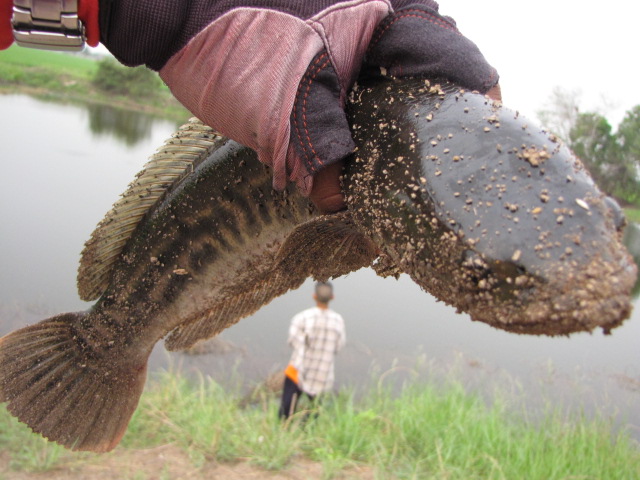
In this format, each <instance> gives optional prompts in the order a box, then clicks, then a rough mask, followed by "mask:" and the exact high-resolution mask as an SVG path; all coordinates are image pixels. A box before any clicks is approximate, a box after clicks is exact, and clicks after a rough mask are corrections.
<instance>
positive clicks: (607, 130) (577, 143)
mask: <svg viewBox="0 0 640 480" xmlns="http://www.w3.org/2000/svg"><path fill="white" fill-rule="evenodd" d="M579 98H580V94H579V93H578V92H576V91H568V90H563V89H562V88H559V87H557V88H555V89H554V90H553V92H552V94H551V96H550V100H549V102H547V105H546V107H545V109H543V110H540V111H539V112H538V118H539V119H540V120H541V122H542V123H543V124H544V125H545V126H546V127H547V128H549V129H550V130H551V131H552V132H554V133H555V134H556V135H558V136H559V137H560V138H562V139H563V140H564V141H565V142H566V143H567V145H568V146H569V147H570V148H571V149H572V150H573V151H574V152H575V153H576V155H577V156H578V157H579V158H580V159H581V160H582V161H583V163H584V164H585V166H586V167H587V169H588V170H589V172H590V173H591V175H592V176H593V178H594V180H595V181H596V183H597V184H598V186H599V187H600V188H601V189H602V190H603V191H605V192H606V193H607V194H609V195H612V196H613V197H615V198H616V199H618V200H619V201H621V202H622V203H626V204H634V205H640V176H639V171H640V105H638V106H636V107H634V108H633V109H631V110H629V111H628V112H627V113H626V115H625V117H624V120H623V121H622V122H621V123H620V125H619V127H618V130H617V131H616V132H614V131H613V128H612V127H611V125H610V124H609V122H608V121H607V119H606V118H605V117H604V116H603V115H602V114H600V113H594V112H587V113H582V112H580V109H579V107H578V105H579Z"/></svg>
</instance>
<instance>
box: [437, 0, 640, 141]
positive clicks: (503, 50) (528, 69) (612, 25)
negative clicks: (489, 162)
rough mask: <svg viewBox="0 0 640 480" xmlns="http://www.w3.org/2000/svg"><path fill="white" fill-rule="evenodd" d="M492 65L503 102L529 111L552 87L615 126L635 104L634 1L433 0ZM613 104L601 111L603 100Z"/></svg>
mask: <svg viewBox="0 0 640 480" xmlns="http://www.w3.org/2000/svg"><path fill="white" fill-rule="evenodd" d="M439 3H440V13H442V14H445V15H450V16H451V17H453V18H454V19H455V20H456V22H457V24H458V28H459V29H460V31H461V32H462V33H463V34H464V35H465V36H467V37H468V38H470V39H471V40H473V41H474V42H475V43H476V44H477V45H478V46H479V47H480V50H481V51H482V52H483V53H484V55H485V57H486V58H487V59H488V60H489V62H490V63H491V64H492V65H493V66H494V67H496V68H497V69H498V72H499V73H500V83H501V85H502V92H503V99H504V103H505V105H507V106H509V107H511V108H514V109H517V110H520V111H521V112H522V113H524V114H525V115H527V116H530V117H531V116H535V112H536V111H537V110H539V109H540V108H542V107H543V106H544V104H545V103H546V102H547V101H548V100H549V96H550V94H551V91H552V90H553V88H554V87H555V86H560V87H562V88H564V89H567V90H579V91H580V92H581V98H582V104H581V110H582V111H594V110H598V111H601V113H605V114H606V116H607V118H608V119H609V121H610V123H611V124H612V126H613V127H614V128H615V127H616V126H617V124H618V123H619V121H620V120H622V117H623V115H624V112H625V111H626V110H628V109H630V108H631V107H633V106H635V105H640V85H638V84H639V83H640V62H639V61H638V58H639V57H640V54H639V53H638V47H639V46H640V26H639V25H638V18H639V17H640V5H639V4H636V3H635V2H630V1H628V0H625V1H623V0H609V1H606V2H595V1H593V0H587V1H576V0H537V1H529V2H522V1H518V0H490V1H488V2H480V1H478V0H439ZM607 104H608V105H610V107H611V106H613V107H615V109H614V108H608V111H604V110H603V107H604V106H605V105H607Z"/></svg>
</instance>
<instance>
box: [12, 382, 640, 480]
mask: <svg viewBox="0 0 640 480" xmlns="http://www.w3.org/2000/svg"><path fill="white" fill-rule="evenodd" d="M237 399H238V395H236V394H234V392H228V391H226V390H224V389H223V388H222V387H221V386H220V385H218V384H216V383H215V382H213V381H210V380H201V381H200V382H189V381H188V380H186V379H185V378H183V377H180V376H177V375H173V374H166V375H163V376H162V377H161V378H160V379H158V380H156V381H152V382H150V385H148V388H147V389H146V391H145V393H144V394H143V396H142V399H141V402H140V406H139V408H138V410H137V411H136V413H135V414H134V417H133V419H132V422H131V424H130V426H129V430H128V432H127V434H126V435H125V437H124V439H123V442H122V444H121V446H120V447H119V448H123V449H143V448H151V447H153V446H157V445H164V444H166V443H174V444H176V445H179V446H181V447H182V448H183V449H184V450H185V452H187V453H188V455H189V456H190V458H191V461H192V462H193V464H194V465H196V466H198V467H200V466H204V465H205V464H206V462H208V461H216V462H234V461H238V460H248V461H250V462H252V463H254V464H255V465H258V466H259V467H261V468H263V469H266V470H282V469H286V468H287V466H288V465H289V464H290V463H291V462H292V461H295V459H296V458H299V457H300V456H301V455H302V456H304V457H306V458H307V459H310V460H312V461H315V462H319V463H321V464H322V466H323V471H324V475H325V477H326V478H332V477H333V476H335V475H336V474H338V473H339V472H340V471H341V470H343V469H345V468H349V467H353V466H358V465H366V466H369V467H370V468H372V469H374V471H375V472H376V478H398V479H451V480H454V479H461V480H462V479H464V480H474V479H478V480H480V479H482V480H487V479H489V480H494V479H495V480H507V479H531V480H538V479H539V480H552V479H567V480H568V479H594V480H595V479H598V480H601V479H616V480H624V479H629V480H631V479H637V478H640V449H639V448H638V445H637V443H636V442H634V441H633V440H632V439H631V438H630V437H629V435H628V434H627V433H626V432H624V431H621V432H616V431H615V430H614V428H613V426H612V422H611V420H609V419H606V418H600V417H596V418H587V417H586V416H585V415H583V414H581V413H576V414H574V415H569V416H568V415H567V414H563V413H560V410H559V409H558V408H556V409H554V408H551V407H548V409H547V411H546V414H544V415H543V416H542V417H539V416H537V418H536V420H532V419H529V418H528V415H527V412H526V410H525V408H524V407H523V406H522V405H517V404H514V400H511V401H509V402H507V401H506V400H504V398H502V396H501V395H500V394H498V395H496V396H494V398H493V403H492V405H491V406H488V405H487V404H486V403H485V402H484V401H483V400H482V399H481V398H480V397H479V396H478V395H475V394H470V393H468V392H466V391H465V390H464V388H463V387H462V386H461V385H460V384H459V383H456V382H454V381H452V382H451V383H450V384H449V385H446V386H440V387H437V386H435V385H412V386H409V387H406V388H405V389H403V390H402V392H400V393H399V394H397V395H392V394H391V392H390V391H387V390H384V389H375V388H372V389H370V390H369V391H367V392H358V394H357V395H356V394H355V392H352V391H345V392H342V393H340V394H339V395H336V396H333V397H329V398H327V399H326V400H325V401H324V402H323V403H322V404H321V406H320V407H319V408H317V409H316V410H311V411H301V412H299V413H298V414H297V415H296V416H295V417H293V418H292V419H291V420H290V421H289V422H288V423H287V424H282V423H281V422H279V421H278V419H277V415H276V412H277V407H278V400H277V398H274V397H265V398H263V401H261V402H259V404H258V405H254V406H251V407H249V408H245V409H241V408H240V407H239V406H238V402H237ZM515 403H518V402H515ZM316 414H317V416H316ZM0 432H2V433H1V434H0V449H3V450H5V451H8V452H9V454H10V455H11V458H12V466H13V468H15V469H18V470H40V471H42V470H45V471H46V470H47V469H51V468H54V467H55V466H56V465H58V464H60V462H65V461H66V462H68V461H69V459H70V458H71V459H72V460H73V461H74V462H77V461H82V457H81V456H80V457H78V456H77V455H76V454H72V453H67V452H65V451H63V450H62V449H61V448H60V447H57V446H55V445H52V444H49V443H46V442H45V441H44V440H42V439H41V438H40V437H38V436H35V435H33V434H31V433H30V432H29V430H28V428H26V427H24V426H23V425H21V424H18V423H17V422H16V421H15V420H13V419H12V418H11V417H10V416H9V414H8V413H6V411H5V410H4V409H2V410H0ZM78 459H79V460H78Z"/></svg>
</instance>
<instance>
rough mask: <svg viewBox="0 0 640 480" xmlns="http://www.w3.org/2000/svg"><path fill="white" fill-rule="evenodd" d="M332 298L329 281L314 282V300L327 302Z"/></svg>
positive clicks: (331, 286)
mask: <svg viewBox="0 0 640 480" xmlns="http://www.w3.org/2000/svg"><path fill="white" fill-rule="evenodd" d="M332 298H333V285H331V283H329V282H317V283H316V300H318V301H319V302H322V303H329V301H331V299H332Z"/></svg>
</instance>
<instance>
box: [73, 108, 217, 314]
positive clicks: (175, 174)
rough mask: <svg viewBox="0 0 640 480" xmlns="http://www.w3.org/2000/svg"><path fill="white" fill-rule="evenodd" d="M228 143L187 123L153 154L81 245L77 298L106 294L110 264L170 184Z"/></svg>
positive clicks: (203, 127)
mask: <svg viewBox="0 0 640 480" xmlns="http://www.w3.org/2000/svg"><path fill="white" fill-rule="evenodd" d="M226 141H227V139H226V138H225V137H222V136H221V135H219V134H217V133H216V132H215V131H214V130H213V129H211V128H210V127H208V126H207V125H205V124H203V123H202V122H201V121H200V120H198V119H197V118H191V119H190V120H189V121H188V122H187V123H185V124H184V125H182V126H181V127H180V128H179V129H178V130H177V131H176V132H175V133H174V134H173V135H171V137H170V138H168V139H167V140H166V141H165V142H164V144H163V145H162V146H161V147H160V148H158V149H157V150H156V152H155V153H154V154H153V155H152V156H151V157H150V158H149V161H148V162H147V163H146V164H145V166H144V167H143V169H142V171H141V172H140V173H138V174H137V175H136V178H135V180H134V181H133V182H131V183H130V184H129V187H128V188H127V190H126V191H125V192H124V193H123V194H122V195H121V198H120V199H119V200H118V201H117V202H116V203H115V204H114V205H113V207H112V209H111V210H110V211H109V212H108V213H107V214H106V215H105V217H104V219H103V220H102V221H101V222H100V223H99V224H98V226H97V227H96V229H95V230H94V232H93V234H92V235H91V238H90V239H89V240H88V241H87V243H85V247H84V249H83V251H82V256H81V258H80V267H79V269H78V293H79V294H80V298H81V299H83V300H87V301H89V300H95V299H96V298H98V297H99V296H100V295H101V294H102V293H103V292H104V290H105V289H106V288H107V286H108V284H109V281H110V279H111V274H112V271H113V267H114V264H115V263H116V262H117V260H118V258H119V256H120V253H121V252H122V249H123V248H124V246H125V245H126V244H127V242H128V241H129V238H130V237H131V235H132V233H133V231H134V230H135V229H136V227H137V226H138V224H139V223H140V221H141V220H142V219H143V218H144V217H145V215H147V213H148V212H150V211H151V210H153V208H154V207H155V206H156V205H157V204H158V202H159V201H160V200H161V199H162V198H164V196H165V195H166V193H167V192H168V191H170V190H171V187H172V186H173V185H175V184H176V183H177V182H179V181H181V180H182V179H183V178H184V177H185V176H186V175H187V174H189V173H191V172H192V171H193V170H194V169H195V168H196V167H197V166H198V164H200V163H201V162H202V161H203V160H205V159H206V158H207V157H208V156H209V154H210V153H211V152H212V151H213V150H215V149H216V148H219V147H220V146H221V145H222V144H224V143H225V142H226Z"/></svg>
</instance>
